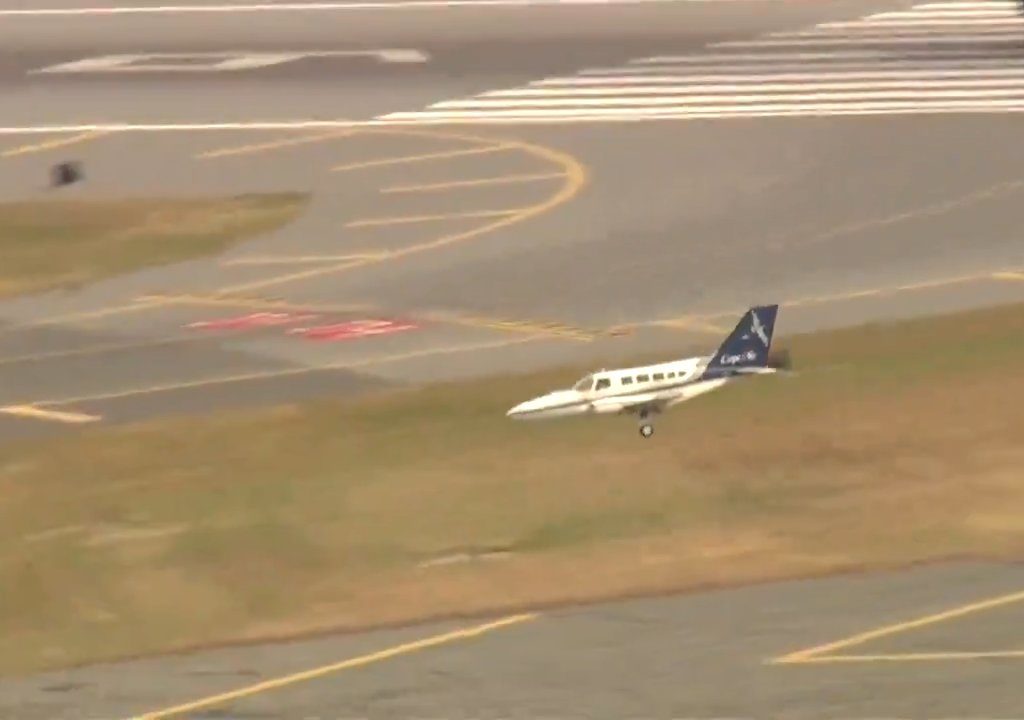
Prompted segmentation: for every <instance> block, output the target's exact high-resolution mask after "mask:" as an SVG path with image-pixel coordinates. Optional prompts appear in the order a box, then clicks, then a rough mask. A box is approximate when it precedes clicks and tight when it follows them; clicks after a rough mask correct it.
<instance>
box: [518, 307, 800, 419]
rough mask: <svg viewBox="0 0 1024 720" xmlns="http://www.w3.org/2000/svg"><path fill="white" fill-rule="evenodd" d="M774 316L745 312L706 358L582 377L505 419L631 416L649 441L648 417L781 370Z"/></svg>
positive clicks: (772, 310)
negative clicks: (772, 361)
mask: <svg viewBox="0 0 1024 720" xmlns="http://www.w3.org/2000/svg"><path fill="white" fill-rule="evenodd" d="M778 312H779V306H778V305H763V306H759V307H752V308H750V309H749V310H747V312H746V313H745V314H744V315H743V317H742V318H740V321H739V323H737V325H736V327H735V328H734V329H733V331H732V332H731V333H730V334H729V336H728V337H727V338H726V339H725V341H724V342H723V343H722V344H721V346H720V347H719V348H718V350H717V351H716V352H715V354H714V355H711V356H710V357H706V356H699V357H691V358H684V359H682V360H670V361H668V362H664V363H659V364H657V365H646V366H644V367H632V368H622V369H619V370H601V371H599V372H596V373H592V374H589V375H587V376H585V377H584V378H582V379H581V380H580V381H579V382H577V383H576V384H575V385H574V386H573V387H572V389H571V390H555V391H554V392H550V393H547V394H546V395H542V396H540V397H537V398H534V399H532V400H527V401H526V402H523V403H520V404H519V405H516V406H515V407H514V408H512V409H511V410H509V411H508V413H507V415H508V417H511V418H515V419H524V420H526V419H543V418H555V417H567V416H571V415H589V414H606V413H618V414H624V413H632V414H636V415H637V416H638V417H639V419H640V423H641V424H640V435H641V436H642V437H645V438H647V437H650V436H651V435H653V434H654V425H652V424H651V421H650V417H651V415H655V414H658V413H661V412H662V411H663V410H665V409H666V408H669V407H672V406H673V405H677V404H679V403H681V402H684V401H686V400H689V399H691V398H694V397H696V396H698V395H703V394H704V393H707V392H710V391H712V390H717V389H718V388H720V387H722V386H723V385H725V384H726V383H729V382H732V381H734V380H738V379H739V378H744V377H748V376H750V375H763V374H768V373H774V372H777V371H778V370H779V369H781V368H782V367H783V366H780V365H769V351H770V350H771V345H772V333H773V332H774V330H775V317H776V315H778Z"/></svg>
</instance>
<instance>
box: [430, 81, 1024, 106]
mask: <svg viewBox="0 0 1024 720" xmlns="http://www.w3.org/2000/svg"><path fill="white" fill-rule="evenodd" d="M751 80H752V81H751V82H750V83H747V84H744V83H735V84H732V83H730V84H724V85H711V84H699V85H662V86H651V87H624V88H621V87H619V88H616V87H607V88H559V89H551V88H522V89H516V90H494V91H492V92H487V93H484V94H483V95H480V96H478V97H482V98H517V97H522V98H530V97H586V96H598V95H611V96H622V95H666V96H667V95H673V96H682V97H685V96H686V94H687V93H722V94H728V93H735V92H741V93H742V92H756V93H759V94H762V93H774V92H781V93H785V92H787V91H795V90H811V89H813V90H814V91H818V90H873V89H876V90H884V89H897V88H906V89H908V90H919V89H921V87H922V83H921V82H920V81H918V80H914V79H910V78H908V79H905V80H883V81H874V82H859V81H857V82H810V83H808V82H792V83H766V82H763V81H760V82H758V81H754V80H753V79H751ZM925 85H927V87H928V88H956V87H962V88H982V87H992V88H998V87H1011V88H1012V87H1019V88H1022V89H1024V74H1022V73H1018V74H1017V77H1015V78H1004V79H999V78H991V79H988V78H986V79H981V80H966V81H956V82H941V81H940V82H928V83H925ZM901 94H902V93H901ZM740 97H742V96H740ZM435 107H437V106H435Z"/></svg>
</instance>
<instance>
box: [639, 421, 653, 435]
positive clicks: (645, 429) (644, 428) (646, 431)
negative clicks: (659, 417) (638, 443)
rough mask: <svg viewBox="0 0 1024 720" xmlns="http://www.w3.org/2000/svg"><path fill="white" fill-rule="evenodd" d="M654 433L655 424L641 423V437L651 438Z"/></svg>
mask: <svg viewBox="0 0 1024 720" xmlns="http://www.w3.org/2000/svg"><path fill="white" fill-rule="evenodd" d="M653 434H654V426H653V425H646V424H645V425H641V426H640V436H641V437H645V438H649V437H650V436H651V435H653Z"/></svg>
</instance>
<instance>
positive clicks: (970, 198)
mask: <svg viewBox="0 0 1024 720" xmlns="http://www.w3.org/2000/svg"><path fill="white" fill-rule="evenodd" d="M1022 187H1024V180H1010V181H1005V182H999V183H996V184H994V185H990V186H989V187H986V188H982V189H981V190H976V191H973V192H969V193H966V194H964V195H960V196H958V197H954V198H950V199H947V200H942V201H939V202H935V203H931V204H930V205H924V206H922V207H918V208H915V209H913V210H907V211H904V212H900V213H895V214H893V215H888V216H886V217H881V218H874V219H871V220H862V221H856V222H852V223H849V224H847V225H840V226H838V227H834V228H832V229H831V230H826V231H824V232H822V233H819V234H818V235H815V236H813V237H811V238H809V239H808V240H806V241H805V242H803V243H799V244H795V245H793V246H792V247H793V249H797V248H799V247H801V246H806V245H810V244H815V243H820V242H822V241H825V240H834V239H835V238H837V237H840V236H842V235H849V234H851V233H858V232H863V231H865V230H871V229H875V228H883V227H887V226H890V225H896V224H899V223H901V222H904V221H907V220H917V219H920V218H924V217H933V216H936V215H943V214H945V213H947V212H950V211H951V210H956V209H959V208H963V207H967V206H970V205H974V204H977V203H980V202H982V201H983V200H988V199H991V198H995V197H998V196H1000V195H1006V194H1009V193H1011V192H1014V191H1015V190H1018V189H1020V188H1022Z"/></svg>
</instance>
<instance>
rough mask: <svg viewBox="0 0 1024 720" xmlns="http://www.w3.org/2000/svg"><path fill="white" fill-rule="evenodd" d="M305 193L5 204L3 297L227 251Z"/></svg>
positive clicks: (275, 220)
mask: <svg viewBox="0 0 1024 720" xmlns="http://www.w3.org/2000/svg"><path fill="white" fill-rule="evenodd" d="M305 200H306V198H305V196H304V195H301V194H286V193H282V194H268V195H241V196H236V197H223V198H219V197H214V198H198V199H149V200H81V201H64V200H59V201H58V200H45V201H31V202H14V203H0V297H7V296H11V295H20V294H24V293H27V292H37V291H43V290H51V289H55V288H68V287H75V286H78V285H81V284H84V283H88V282H92V281H95V280H100V279H103V278H107V277H110V276H112V275H119V274H121V273H126V272H130V271H132V270H138V269H141V268H144V267H150V266H154V265H164V264H167V263H173V262H178V261H181V260H188V259H191V258H195V257H198V256H201V255H211V254H214V253H218V252H222V251H224V250H226V249H227V248H228V247H230V246H231V245H233V244H235V243H238V242H241V241H243V240H246V239H248V238H250V237H252V236H254V235H257V234H259V233H263V232H268V231H270V230H273V229H275V228H277V227H280V226H281V225H284V224H285V223H287V222H289V221H290V220H291V219H293V218H294V217H295V216H296V215H297V213H298V212H299V211H300V210H301V209H302V206H303V204H304V203H305Z"/></svg>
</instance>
